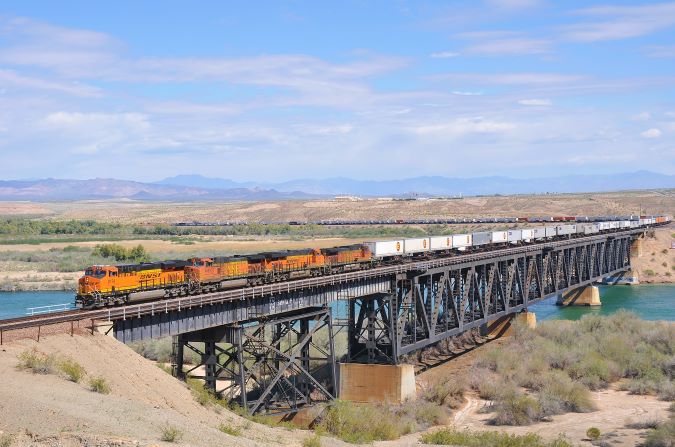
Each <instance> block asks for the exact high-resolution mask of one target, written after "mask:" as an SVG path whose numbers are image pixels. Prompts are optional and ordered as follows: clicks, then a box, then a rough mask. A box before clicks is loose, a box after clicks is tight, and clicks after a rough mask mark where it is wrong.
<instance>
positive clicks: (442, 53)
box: [429, 51, 459, 59]
mask: <svg viewBox="0 0 675 447" xmlns="http://www.w3.org/2000/svg"><path fill="white" fill-rule="evenodd" d="M457 56H459V53H454V52H452V51H440V52H438V53H431V54H430V55H429V57H431V58H432V59H450V58H453V57H457Z"/></svg>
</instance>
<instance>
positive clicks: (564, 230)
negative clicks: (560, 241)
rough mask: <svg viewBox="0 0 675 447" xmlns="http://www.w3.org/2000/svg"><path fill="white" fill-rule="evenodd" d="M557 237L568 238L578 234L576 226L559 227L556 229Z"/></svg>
mask: <svg viewBox="0 0 675 447" xmlns="http://www.w3.org/2000/svg"><path fill="white" fill-rule="evenodd" d="M555 232H556V235H558V236H567V235H570V234H574V233H576V232H577V226H576V225H558V226H556V227H555Z"/></svg>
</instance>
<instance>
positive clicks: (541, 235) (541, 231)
mask: <svg viewBox="0 0 675 447" xmlns="http://www.w3.org/2000/svg"><path fill="white" fill-rule="evenodd" d="M532 233H533V237H534V239H537V240H538V239H545V238H546V227H538V228H534V229H533V230H532Z"/></svg>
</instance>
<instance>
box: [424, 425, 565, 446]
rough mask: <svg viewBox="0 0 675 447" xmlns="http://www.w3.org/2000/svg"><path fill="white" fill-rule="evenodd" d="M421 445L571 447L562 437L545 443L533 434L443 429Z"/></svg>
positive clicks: (425, 437)
mask: <svg viewBox="0 0 675 447" xmlns="http://www.w3.org/2000/svg"><path fill="white" fill-rule="evenodd" d="M421 441H422V443H423V444H433V445H453V446H466V447H572V444H571V443H570V442H569V441H568V440H567V439H565V437H563V436H559V437H558V438H556V439H554V440H553V441H549V442H546V441H544V440H543V439H542V438H541V436H539V435H536V434H534V433H528V434H526V435H510V434H508V433H504V432H496V431H470V430H462V431H460V430H455V429H453V428H443V429H440V430H435V431H432V432H429V433H425V434H423V435H422V437H421Z"/></svg>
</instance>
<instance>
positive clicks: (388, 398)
mask: <svg viewBox="0 0 675 447" xmlns="http://www.w3.org/2000/svg"><path fill="white" fill-rule="evenodd" d="M415 394H416V387H415V368H414V367H413V365H375V364H363V363H340V394H339V397H340V399H343V400H348V401H351V402H381V403H390V404H400V403H403V402H405V401H406V400H410V399H414V398H415Z"/></svg>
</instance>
